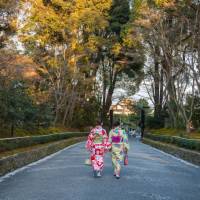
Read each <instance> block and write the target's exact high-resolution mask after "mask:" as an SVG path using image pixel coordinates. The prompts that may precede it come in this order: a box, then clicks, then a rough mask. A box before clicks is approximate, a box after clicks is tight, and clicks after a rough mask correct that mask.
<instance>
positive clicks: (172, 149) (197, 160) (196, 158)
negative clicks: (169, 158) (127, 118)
mask: <svg viewBox="0 0 200 200" xmlns="http://www.w3.org/2000/svg"><path fill="white" fill-rule="evenodd" d="M143 143H145V144H148V145H150V146H152V147H155V148H157V149H160V150H162V151H164V152H166V153H169V154H172V155H174V156H176V157H178V158H181V159H183V160H186V161H188V162H191V163H193V164H195V165H198V166H200V153H199V152H197V151H192V150H188V149H183V148H180V147H177V146H175V145H171V144H167V143H163V142H157V141H153V140H150V139H146V138H144V139H143Z"/></svg>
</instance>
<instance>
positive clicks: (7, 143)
mask: <svg viewBox="0 0 200 200" xmlns="http://www.w3.org/2000/svg"><path fill="white" fill-rule="evenodd" d="M87 135H88V133H87V132H74V133H73V132H70V133H55V134H51V135H41V136H27V137H18V138H7V139H0V152H4V151H9V150H13V149H17V148H23V147H29V146H32V145H37V144H45V143H48V142H54V141H59V140H64V139H69V138H73V137H83V136H87Z"/></svg>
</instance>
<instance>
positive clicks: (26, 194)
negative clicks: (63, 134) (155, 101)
mask: <svg viewBox="0 0 200 200" xmlns="http://www.w3.org/2000/svg"><path fill="white" fill-rule="evenodd" d="M130 143H131V150H130V152H129V165H128V166H124V167H123V172H122V174H121V179H119V180H117V179H115V178H114V176H113V175H112V166H111V160H110V155H109V154H107V156H106V163H105V164H106V166H105V171H104V175H103V177H102V178H96V179H95V178H93V176H92V170H91V168H90V167H88V166H85V165H84V160H85V158H87V156H88V154H87V152H86V151H85V149H84V143H80V144H78V145H75V146H73V147H71V148H69V149H65V150H64V151H61V152H59V153H58V154H56V155H54V156H53V157H51V158H49V159H47V160H43V161H42V162H39V163H36V164H34V165H32V166H29V167H26V168H25V169H23V170H20V171H19V172H18V173H14V174H12V175H9V176H6V177H1V178H0V200H100V199H101V200H118V199H120V200H200V168H198V167H195V166H192V165H190V164H188V163H184V162H182V161H180V160H178V159H175V158H173V157H171V156H169V155H167V154H164V153H162V152H159V151H158V150H156V149H153V148H151V147H149V146H147V145H144V144H141V143H140V142H133V141H131V142H130Z"/></svg>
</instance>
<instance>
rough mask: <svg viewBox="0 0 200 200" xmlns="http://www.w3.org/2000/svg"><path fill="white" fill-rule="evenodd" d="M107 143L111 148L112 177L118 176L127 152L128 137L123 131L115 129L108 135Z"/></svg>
mask: <svg viewBox="0 0 200 200" xmlns="http://www.w3.org/2000/svg"><path fill="white" fill-rule="evenodd" d="M109 143H111V146H112V147H111V154H112V164H113V168H114V175H116V176H119V175H120V171H121V162H122V161H123V158H124V153H127V152H128V150H129V144H128V136H127V134H126V132H125V131H124V130H123V129H121V128H120V127H116V128H114V129H112V130H111V131H110V133H109Z"/></svg>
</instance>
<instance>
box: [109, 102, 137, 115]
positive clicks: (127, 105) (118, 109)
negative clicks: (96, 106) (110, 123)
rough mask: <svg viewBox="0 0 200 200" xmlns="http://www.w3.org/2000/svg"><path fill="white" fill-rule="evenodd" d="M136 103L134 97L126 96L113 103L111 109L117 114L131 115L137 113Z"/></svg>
mask: <svg viewBox="0 0 200 200" xmlns="http://www.w3.org/2000/svg"><path fill="white" fill-rule="evenodd" d="M134 105H135V102H134V101H133V100H132V99H130V98H125V99H122V100H121V101H119V102H118V103H117V104H115V105H112V106H111V108H110V110H113V113H114V114H116V115H130V114H134V113H135V110H134Z"/></svg>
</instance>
